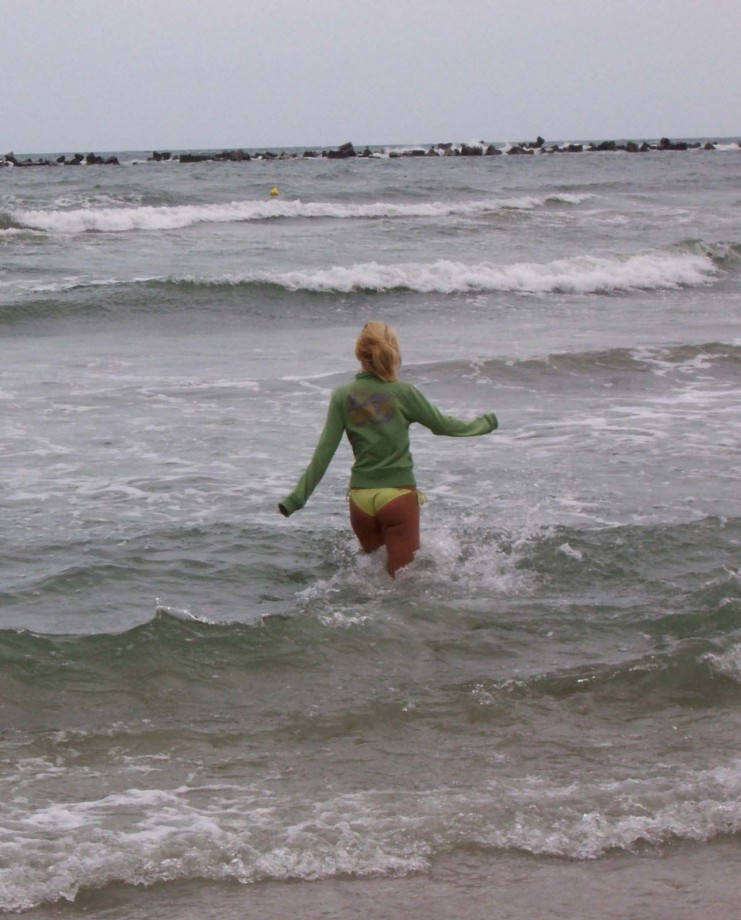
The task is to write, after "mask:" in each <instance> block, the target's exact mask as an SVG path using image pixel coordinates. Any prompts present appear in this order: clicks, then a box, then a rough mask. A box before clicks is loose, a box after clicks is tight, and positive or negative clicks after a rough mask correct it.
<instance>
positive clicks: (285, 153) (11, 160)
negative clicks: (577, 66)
mask: <svg viewBox="0 0 741 920" xmlns="http://www.w3.org/2000/svg"><path fill="white" fill-rule="evenodd" d="M732 147H737V148H741V140H730V139H729V140H724V141H719V140H679V141H672V140H670V139H669V138H668V137H662V138H661V139H660V140H658V141H640V142H638V141H632V140H627V141H622V140H621V141H615V140H608V141H583V142H578V143H547V142H546V140H545V139H544V138H542V137H540V136H539V137H538V138H537V139H536V140H535V141H523V142H521V143H515V144H511V143H505V144H502V143H496V144H495V143H487V142H486V141H480V142H478V143H467V144H466V143H452V142H446V143H439V144H433V145H409V146H404V145H401V146H398V147H394V146H391V145H386V146H383V147H374V148H371V147H369V146H366V147H364V148H363V149H362V150H357V149H356V148H355V146H354V144H353V143H352V142H351V141H348V142H347V143H344V144H341V145H340V146H339V147H336V148H323V147H322V148H315V149H305V150H303V152H297V151H298V150H299V148H289V149H287V150H277V149H266V150H263V151H259V150H255V152H249V150H248V149H246V148H234V149H229V150H222V151H217V150H216V149H214V150H202V151H198V150H192V151H181V152H178V153H173V152H172V151H169V150H163V151H158V150H154V151H152V153H151V155H149V156H147V158H146V159H147V162H155V163H162V162H167V163H170V162H172V163H183V164H190V163H217V162H222V163H224V162H228V163H244V162H250V161H252V160H258V161H261V160H302V159H304V160H305V159H329V160H347V159H355V158H357V159H398V158H402V157H404V158H417V159H424V158H428V157H460V156H462V157H498V156H535V155H543V154H551V155H553V154H563V153H631V154H637V153H652V152H658V153H663V152H667V151H673V152H676V151H679V152H684V151H689V150H703V151H714V150H718V149H728V148H732ZM68 157H69V158H68ZM120 165H121V161H120V158H119V156H118V155H116V154H111V155H107V156H106V155H101V154H97V153H92V152H91V153H88V154H87V155H85V154H82V153H75V154H61V155H59V156H56V157H54V158H52V159H49V158H48V157H43V156H42V157H38V158H36V159H34V158H33V156H25V157H22V158H19V157H16V156H15V154H14V153H12V152H10V153H6V154H5V155H4V157H2V158H0V168H3V167H12V168H14V167H17V168H21V169H24V168H29V167H34V166H48V167H56V166H120Z"/></svg>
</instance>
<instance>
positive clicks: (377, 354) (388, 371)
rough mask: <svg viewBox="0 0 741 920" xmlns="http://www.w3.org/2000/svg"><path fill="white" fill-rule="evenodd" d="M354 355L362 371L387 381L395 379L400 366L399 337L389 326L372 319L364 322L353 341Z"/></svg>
mask: <svg viewBox="0 0 741 920" xmlns="http://www.w3.org/2000/svg"><path fill="white" fill-rule="evenodd" d="M355 357H356V358H357V359H358V361H360V364H361V367H362V368H363V370H364V371H368V372H369V373H371V374H373V376H374V377H378V378H379V379H381V380H386V381H388V382H390V381H392V380H396V373H397V371H398V370H399V368H400V367H401V349H400V348H399V339H398V338H397V335H396V333H395V332H394V330H393V329H392V328H391V326H389V325H387V324H386V323H379V322H377V321H376V320H372V321H371V322H370V323H366V324H365V326H363V328H362V329H361V331H360V335H359V336H358V338H357V341H356V342H355Z"/></svg>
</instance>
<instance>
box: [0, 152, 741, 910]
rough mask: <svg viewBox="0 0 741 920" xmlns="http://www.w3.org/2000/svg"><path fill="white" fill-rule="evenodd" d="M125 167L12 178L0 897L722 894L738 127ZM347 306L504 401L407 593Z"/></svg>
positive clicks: (728, 808) (256, 906) (692, 904)
mask: <svg viewBox="0 0 741 920" xmlns="http://www.w3.org/2000/svg"><path fill="white" fill-rule="evenodd" d="M119 158H120V162H121V165H119V166H110V165H106V166H84V165H83V166H80V167H77V168H75V167H66V166H64V167H61V166H59V167H39V168H19V167H7V168H4V169H0V520H1V521H2V526H1V527H0V763H1V765H2V769H1V770H0V911H2V912H6V913H14V912H22V913H23V914H24V916H27V917H31V918H34V920H36V918H38V920H42V918H43V920H46V918H57V917H59V918H69V920H72V918H76V917H80V916H83V915H85V916H95V917H101V918H103V917H104V918H115V920H156V918H180V917H218V918H220V920H232V918H234V920H236V918H244V917H256V918H257V917H259V918H261V920H271V918H284V917H287V916H298V917H302V918H345V917H364V918H365V917H368V918H375V917H384V918H397V917H399V918H400V917H408V916H413V917H425V918H432V920H436V918H450V917H467V918H473V920H479V918H481V920H484V918H486V920H489V918H494V920H501V918H506V920H538V918H549V920H550V918H564V920H566V918H568V920H574V918H588V917H589V918H591V917H594V916H595V915H597V914H598V915H599V916H600V917H603V918H621V920H625V918H641V920H645V918H649V920H662V918H671V920H683V918H692V920H694V918H706V917H710V916H713V917H719V918H726V917H728V918H730V917H732V916H737V913H735V912H736V911H737V910H738V887H737V886H738V867H739V865H740V864H741V862H740V857H741V851H740V847H739V844H740V843H741V711H740V709H739V703H741V585H740V573H739V542H740V541H741V492H740V490H739V473H740V465H741V459H740V457H741V452H740V446H741V439H740V437H739V434H740V432H741V425H740V422H741V375H740V374H739V370H740V368H741V148H740V147H739V146H738V145H737V144H736V143H730V142H728V143H721V144H719V145H718V146H717V149H715V150H703V149H699V150H698V149H690V150H687V151H663V152H650V153H642V154H628V153H620V152H617V153H587V152H585V153H578V154H552V155H549V154H546V153H538V154H536V155H533V156H499V157H425V158H419V157H391V156H388V155H385V154H384V153H383V152H380V153H379V155H378V156H374V157H372V158H366V159H360V158H357V159H343V160H332V159H327V158H317V159H305V158H298V159H276V160H267V159H260V160H258V159H254V160H252V161H244V162H239V163H231V162H229V163H194V164H185V163H177V162H173V161H170V162H150V161H148V159H147V154H127V153H122V154H119ZM273 187H275V188H277V190H278V195H274V196H271V195H270V191H271V189H272V188H273ZM369 319H382V320H385V321H387V322H389V323H391V324H392V325H393V326H394V327H395V328H396V330H397V332H398V334H399V338H400V341H401V346H402V353H403V359H404V365H403V368H402V376H403V378H404V379H406V380H409V381H411V382H412V383H414V384H415V385H416V386H418V387H419V388H420V389H421V390H422V392H423V393H424V394H425V395H426V396H427V397H428V398H429V399H430V400H431V401H432V402H433V403H434V404H436V405H437V406H439V407H440V408H441V409H442V410H443V411H444V412H446V413H449V414H452V415H458V416H461V417H464V418H470V417H473V416H475V415H478V414H481V413H484V412H491V411H493V412H496V414H497V416H498V418H499V423H500V428H499V430H498V431H497V432H495V433H493V434H491V435H489V436H487V437H481V438H473V439H463V440H461V439H452V438H451V439H446V438H437V437H435V436H433V435H432V434H430V433H429V432H428V431H426V430H425V429H422V428H419V427H415V428H414V429H413V430H412V450H413V454H414V459H415V469H416V473H417V479H418V483H419V486H420V488H421V489H422V490H423V491H424V492H425V494H426V496H427V499H428V501H427V504H426V505H425V506H424V507H423V509H422V548H421V550H420V552H419V554H418V557H417V558H416V560H415V562H414V563H413V564H412V565H411V566H409V567H408V568H407V569H405V570H404V571H402V572H401V573H400V575H399V577H398V578H397V579H396V580H395V581H393V582H392V581H391V580H390V579H388V577H387V576H386V574H385V572H384V567H383V559H382V557H381V555H382V554H381V555H379V554H376V555H374V556H370V557H365V556H362V555H359V554H358V552H357V547H356V544H355V540H354V537H353V535H352V533H351V531H350V528H349V524H348V520H347V517H348V515H347V505H346V501H345V492H346V487H347V481H348V474H349V467H350V462H351V455H350V451H349V448H348V447H347V445H346V444H343V445H342V446H341V447H340V449H339V450H338V452H337V455H336V456H335V458H334V461H333V463H332V465H331V467H330V470H329V472H328V474H327V475H326V477H325V478H324V480H323V481H322V483H321V484H320V486H319V488H318V489H317V491H316V492H315V493H314V495H313V496H312V498H311V500H310V502H309V504H308V505H307V506H306V508H304V509H303V510H302V511H300V512H298V513H296V514H295V515H293V516H292V517H291V518H290V519H289V520H286V519H284V518H282V517H281V516H280V514H279V513H278V511H277V503H278V501H279V500H280V499H281V498H282V497H283V496H285V495H286V494H287V493H288V492H289V491H290V489H291V488H292V487H293V486H294V484H295V483H296V480H297V479H298V477H299V475H300V473H301V472H302V470H303V468H304V466H305V465H306V463H307V462H308V460H309V458H310V456H311V452H312V450H313V448H314V445H315V443H316V440H317V438H318V435H319V432H320V430H321V428H322V425H323V422H324V417H325V413H326V409H327V403H328V397H329V394H330V392H331V391H332V389H333V388H334V387H336V386H338V385H339V384H340V383H343V382H345V381H346V380H348V379H350V378H351V377H352V376H353V375H354V373H355V372H356V369H357V365H356V362H355V359H354V357H353V348H354V342H355V337H356V336H357V333H358V331H359V329H360V327H361V326H362V324H363V323H364V322H365V321H367V320H369Z"/></svg>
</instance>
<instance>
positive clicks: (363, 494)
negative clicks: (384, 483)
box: [347, 486, 427, 517]
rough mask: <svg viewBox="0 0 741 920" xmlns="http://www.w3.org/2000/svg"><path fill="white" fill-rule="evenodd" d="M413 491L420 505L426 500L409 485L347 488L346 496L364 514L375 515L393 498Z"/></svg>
mask: <svg viewBox="0 0 741 920" xmlns="http://www.w3.org/2000/svg"><path fill="white" fill-rule="evenodd" d="M414 491H416V492H417V499H418V501H419V503H420V505H424V503H425V502H426V501H427V499H426V498H425V497H424V495H423V494H422V493H421V492H420V491H419V490H418V489H417V490H415V489H414V488H411V487H409V486H407V487H406V488H398V487H392V488H385V489H349V490H348V493H347V496H348V498H349V499H350V500H351V501H352V502H353V504H355V505H357V506H358V508H360V510H361V511H365V513H366V514H370V516H371V517H375V516H376V515H377V514H378V512H379V511H380V510H381V508H383V506H384V505H388V503H389V502H392V501H393V500H394V499H395V498H400V497H401V496H402V495H406V494H407V493H408V492H414Z"/></svg>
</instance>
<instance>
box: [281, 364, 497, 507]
mask: <svg viewBox="0 0 741 920" xmlns="http://www.w3.org/2000/svg"><path fill="white" fill-rule="evenodd" d="M412 422H419V424H420V425H424V426H425V428H429V429H430V431H431V432H432V433H433V434H443V435H448V436H449V437H454V438H467V437H473V436H474V435H480V434H489V432H490V431H494V429H495V428H497V427H498V422H497V417H496V415H494V413H493V412H489V413H487V414H486V415H480V416H479V417H478V418H475V419H472V420H471V421H463V420H462V419H458V418H453V417H452V416H450V415H443V414H442V412H440V411H439V410H438V409H436V408H435V407H434V406H433V405H432V404H431V403H429V402H428V401H427V399H425V397H424V396H423V395H422V394H421V393H420V392H419V390H418V389H417V388H416V387H414V386H412V385H411V384H410V383H404V382H403V381H400V380H394V381H392V382H387V381H385V380H379V378H378V377H375V376H374V375H373V374H369V373H367V372H365V371H363V372H361V373H359V374H358V375H357V376H356V378H355V380H354V381H352V383H348V384H345V385H344V386H341V387H338V388H337V389H336V390H335V391H334V392H333V393H332V396H331V398H330V401H329V410H328V412H327V420H326V422H325V425H324V430H323V431H322V433H321V436H320V438H319V443H318V444H317V446H316V448H315V450H314V455H313V456H312V458H311V461H310V463H309V465H308V466H307V467H306V469H305V470H304V473H303V475H302V476H301V478H300V479H299V481H298V483H297V485H296V488H295V489H294V490H293V491H292V492H291V493H290V494H289V495H287V496H286V498H284V499H283V501H282V502H281V503H280V505H279V508H280V510H281V512H282V513H283V514H284V515H285V516H286V517H288V515H290V514H293V512H294V511H298V510H299V508H303V507H304V505H305V504H306V502H307V501H308V500H309V496H310V495H311V493H312V492H313V491H314V489H315V488H316V487H317V485H319V482H320V481H321V479H322V476H324V474H325V473H326V471H327V467H328V466H329V464H330V461H331V460H332V457H333V456H334V454H335V451H336V450H337V447H338V446H339V443H340V441H341V440H342V435H343V432H346V433H347V438H348V440H349V442H350V445H351V447H352V450H353V454H354V456H355V462H354V463H353V467H352V473H351V476H350V488H351V489H382V488H387V487H402V486H414V485H416V481H415V479H414V472H413V466H414V463H413V461H412V455H411V453H410V450H409V426H410V425H411V424H412Z"/></svg>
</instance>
